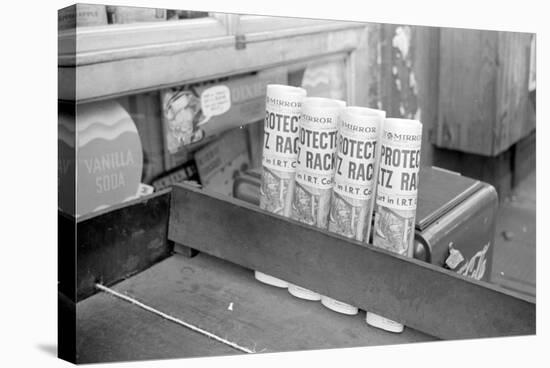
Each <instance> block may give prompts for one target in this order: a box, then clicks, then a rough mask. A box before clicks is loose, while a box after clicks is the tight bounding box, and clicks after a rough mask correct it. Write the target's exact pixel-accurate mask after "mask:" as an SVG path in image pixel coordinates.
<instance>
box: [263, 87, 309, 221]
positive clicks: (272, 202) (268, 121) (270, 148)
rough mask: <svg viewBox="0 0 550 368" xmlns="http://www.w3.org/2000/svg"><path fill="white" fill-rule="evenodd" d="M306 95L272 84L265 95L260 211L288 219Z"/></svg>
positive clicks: (291, 88) (304, 92) (295, 88)
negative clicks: (299, 122)
mask: <svg viewBox="0 0 550 368" xmlns="http://www.w3.org/2000/svg"><path fill="white" fill-rule="evenodd" d="M305 96H306V91H305V90H304V89H302V88H298V87H291V86H284V85H278V84H270V85H268V86H267V93H266V117H265V121H264V144H263V154H262V185H261V187H260V208H262V209H264V210H266V211H269V212H273V213H276V214H279V215H284V216H288V215H289V213H290V201H291V198H292V191H293V188H294V182H293V179H294V173H295V172H296V157H297V147H296V144H297V141H298V132H299V128H298V120H299V118H300V113H301V109H302V100H303V99H304V98H305Z"/></svg>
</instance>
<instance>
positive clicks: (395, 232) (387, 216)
mask: <svg viewBox="0 0 550 368" xmlns="http://www.w3.org/2000/svg"><path fill="white" fill-rule="evenodd" d="M421 143H422V123H420V122H419V121H417V120H409V119H385V121H384V124H383V127H382V134H381V138H380V158H379V160H380V161H379V169H378V178H377V186H376V211H375V216H374V233H373V245H374V246H376V247H379V248H383V249H386V250H388V251H390V252H394V253H397V254H400V255H403V256H408V257H412V252H413V247H412V242H413V238H414V222H415V216H416V202H417V191H418V172H419V169H420V148H421ZM367 323H368V324H370V325H373V326H375V327H379V328H382V329H385V330H388V331H392V332H401V331H403V328H404V326H403V325H402V324H400V323H397V322H394V321H391V320H388V319H387V318H384V317H382V316H378V315H376V314H374V313H369V312H367Z"/></svg>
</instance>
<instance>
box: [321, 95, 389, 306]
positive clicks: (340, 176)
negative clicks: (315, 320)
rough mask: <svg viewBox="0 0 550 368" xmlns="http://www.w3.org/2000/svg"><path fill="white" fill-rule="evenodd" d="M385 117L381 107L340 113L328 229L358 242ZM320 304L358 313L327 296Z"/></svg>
mask: <svg viewBox="0 0 550 368" xmlns="http://www.w3.org/2000/svg"><path fill="white" fill-rule="evenodd" d="M385 116H386V113H385V112H384V111H382V110H375V109H369V108H365V107H357V106H350V107H346V108H345V109H343V110H342V111H341V113H340V121H339V128H338V149H337V154H336V162H335V168H334V187H333V190H332V198H331V205H330V215H329V224H328V229H329V231H332V232H334V233H337V234H339V235H342V236H345V237H348V238H351V239H355V240H358V241H363V239H364V238H365V237H366V233H367V229H368V226H367V224H368V223H370V216H369V210H370V208H371V202H372V200H373V198H374V196H373V191H374V177H375V164H376V154H377V151H378V149H377V141H378V134H379V127H380V125H381V124H382V122H383V119H384V117H385ZM321 303H322V304H323V305H324V306H326V307H327V308H329V309H332V310H334V311H336V312H340V313H343V314H357V312H358V309H357V307H354V306H352V305H349V304H346V303H343V302H341V301H338V300H335V299H332V298H329V297H327V296H322V297H321Z"/></svg>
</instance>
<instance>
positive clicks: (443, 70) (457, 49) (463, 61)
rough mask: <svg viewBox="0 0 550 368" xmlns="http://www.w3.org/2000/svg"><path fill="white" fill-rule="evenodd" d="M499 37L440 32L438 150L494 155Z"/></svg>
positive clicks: (475, 32) (485, 33)
mask: <svg viewBox="0 0 550 368" xmlns="http://www.w3.org/2000/svg"><path fill="white" fill-rule="evenodd" d="M497 38H498V37H497V32H494V31H481V30H467V29H450V28H443V29H441V38H440V50H441V56H440V57H441V59H440V75H439V117H438V129H437V137H436V139H435V143H436V144H437V145H438V146H439V147H442V148H449V149H455V150H459V151H463V152H469V153H476V154H481V155H492V154H493V134H494V131H493V129H494V124H495V118H496V116H495V114H496V82H495V81H496V75H497V68H496V66H497Z"/></svg>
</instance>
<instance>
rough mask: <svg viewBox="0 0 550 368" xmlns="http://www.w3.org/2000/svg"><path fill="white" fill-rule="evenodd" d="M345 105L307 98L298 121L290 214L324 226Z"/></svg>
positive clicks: (298, 291) (311, 295)
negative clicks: (339, 124)
mask: <svg viewBox="0 0 550 368" xmlns="http://www.w3.org/2000/svg"><path fill="white" fill-rule="evenodd" d="M345 106H346V103H345V102H344V101H341V100H334V99H329V98H322V97H309V98H305V99H304V101H303V104H302V114H301V116H300V120H299V122H298V125H299V128H300V133H299V140H298V157H297V164H296V175H295V177H294V181H295V188H294V193H293V198H292V205H291V211H290V217H291V218H292V219H294V220H297V221H300V222H303V223H306V224H309V225H313V226H316V227H319V228H321V229H326V228H327V227H328V215H329V210H330V197H331V193H332V186H333V178H334V157H335V155H336V149H337V137H338V119H339V115H340V111H341V109H342V108H344V107H345ZM288 291H289V292H290V293H291V294H292V295H294V296H296V297H298V298H302V299H307V300H320V299H321V295H320V294H318V293H316V292H313V291H311V290H308V289H305V288H302V287H299V286H297V285H292V284H289V285H288Z"/></svg>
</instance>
